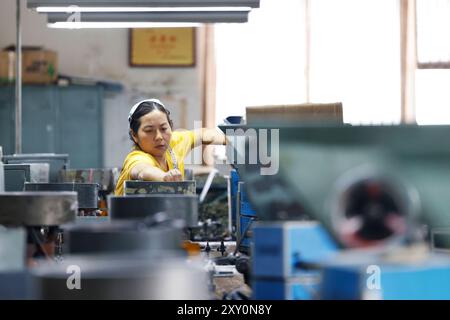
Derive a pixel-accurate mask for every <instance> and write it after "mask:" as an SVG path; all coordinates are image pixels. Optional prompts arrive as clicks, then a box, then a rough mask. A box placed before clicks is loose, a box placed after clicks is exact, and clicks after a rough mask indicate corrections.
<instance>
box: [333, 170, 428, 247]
mask: <svg viewBox="0 0 450 320" xmlns="http://www.w3.org/2000/svg"><path fill="white" fill-rule="evenodd" d="M418 199H419V198H418V196H417V191H416V190H415V189H413V188H412V187H407V186H405V185H404V184H402V183H401V182H400V181H397V180H395V179H394V178H393V177H390V176H388V175H386V174H382V173H380V172H374V171H373V169H370V168H367V167H361V168H356V169H352V170H350V171H348V172H346V173H344V174H343V175H342V176H341V177H340V178H339V179H337V181H336V185H335V191H334V195H333V196H332V200H331V208H332V211H331V219H332V220H331V222H332V226H333V228H334V230H335V233H336V234H337V235H338V237H339V240H340V241H341V243H344V244H345V245H346V246H347V247H368V246H379V245H383V246H384V245H389V244H398V243H401V242H403V241H405V240H407V237H408V232H409V231H410V230H411V229H412V223H414V221H413V220H414V218H416V216H417V213H418V211H419V209H420V203H419V200H418Z"/></svg>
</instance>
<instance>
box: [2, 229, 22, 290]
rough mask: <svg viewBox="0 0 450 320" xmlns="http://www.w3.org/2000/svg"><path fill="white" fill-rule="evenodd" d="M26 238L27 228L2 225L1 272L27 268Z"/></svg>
mask: <svg viewBox="0 0 450 320" xmlns="http://www.w3.org/2000/svg"><path fill="white" fill-rule="evenodd" d="M25 240H26V232H25V229H23V228H15V229H12V228H11V229H7V228H5V227H3V226H0V273H1V272H4V271H20V270H23V269H24V268H25ZM0 287H1V285H0Z"/></svg>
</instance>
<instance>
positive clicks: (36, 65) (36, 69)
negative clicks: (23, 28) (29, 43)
mask: <svg viewBox="0 0 450 320" xmlns="http://www.w3.org/2000/svg"><path fill="white" fill-rule="evenodd" d="M15 56H16V53H15V51H14V50H3V51H1V52H0V83H12V82H14V81H15V78H16V59H15ZM57 76H58V57H57V54H56V52H54V51H50V50H44V49H25V48H24V49H23V50H22V82H23V83H30V84H48V83H53V82H55V81H56V79H57Z"/></svg>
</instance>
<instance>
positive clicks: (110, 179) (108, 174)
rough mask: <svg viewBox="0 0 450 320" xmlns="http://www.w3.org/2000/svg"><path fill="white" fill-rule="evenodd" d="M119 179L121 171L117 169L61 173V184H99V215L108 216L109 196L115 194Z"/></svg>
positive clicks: (64, 171) (79, 170)
mask: <svg viewBox="0 0 450 320" xmlns="http://www.w3.org/2000/svg"><path fill="white" fill-rule="evenodd" d="M118 177H119V171H118V169H117V168H108V169H92V168H91V169H65V170H61V171H60V178H59V182H66V183H68V182H70V183H96V184H98V186H99V190H98V196H99V203H98V210H99V211H100V212H99V214H100V215H101V216H108V206H107V204H108V196H109V195H111V194H113V193H114V188H115V186H116V182H117V179H118Z"/></svg>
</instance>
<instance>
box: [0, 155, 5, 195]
mask: <svg viewBox="0 0 450 320" xmlns="http://www.w3.org/2000/svg"><path fill="white" fill-rule="evenodd" d="M1 156H2V147H0V192H4V191H5V174H4V171H3V162H2V158H1Z"/></svg>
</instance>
